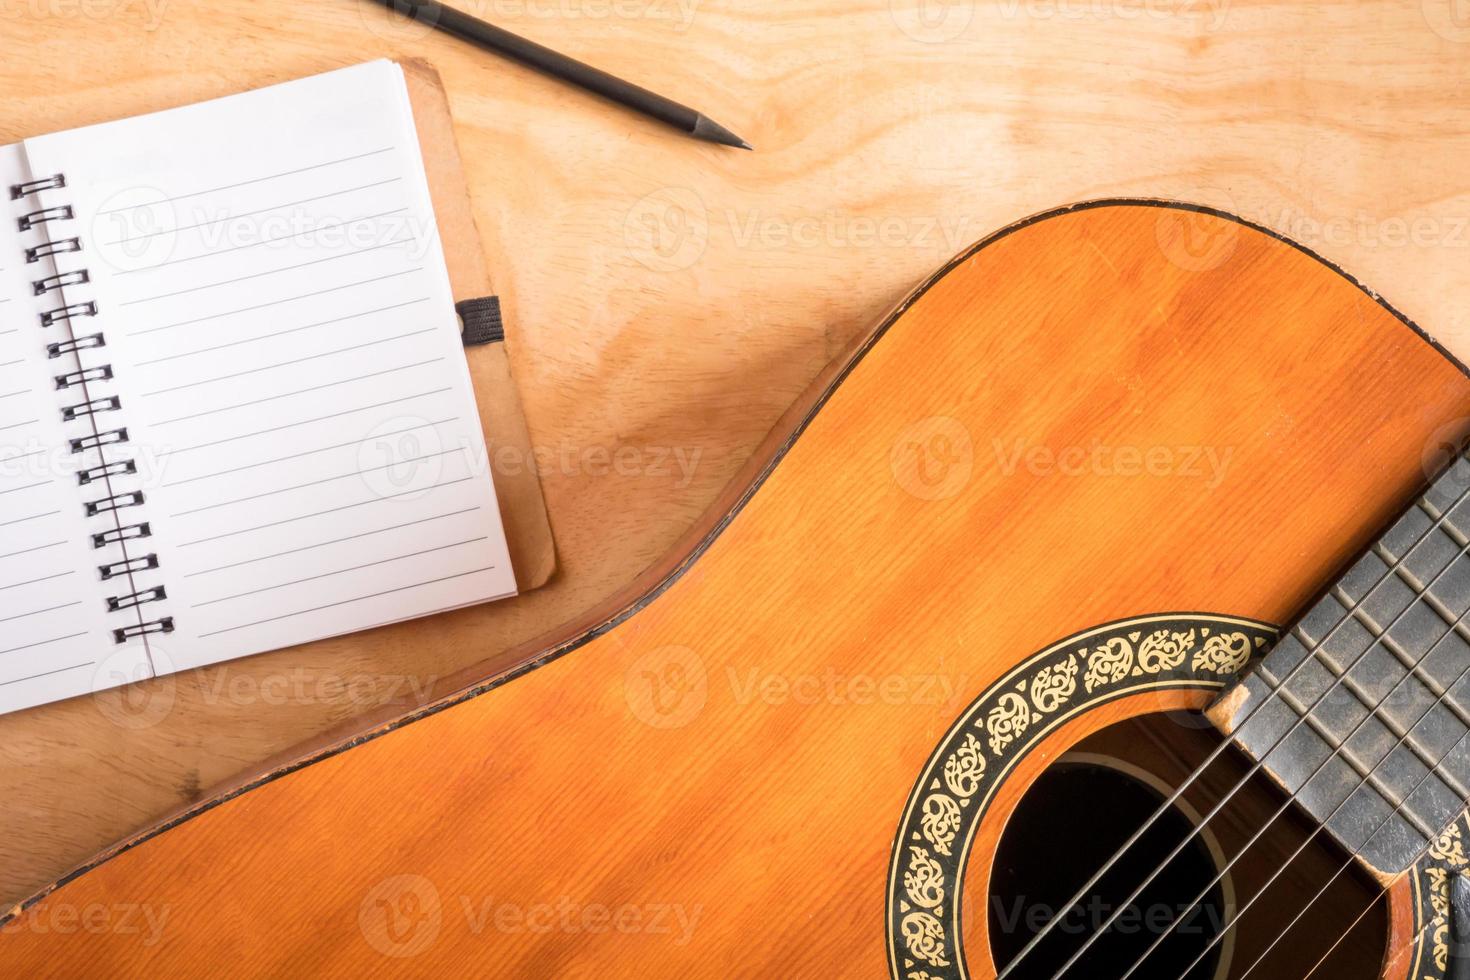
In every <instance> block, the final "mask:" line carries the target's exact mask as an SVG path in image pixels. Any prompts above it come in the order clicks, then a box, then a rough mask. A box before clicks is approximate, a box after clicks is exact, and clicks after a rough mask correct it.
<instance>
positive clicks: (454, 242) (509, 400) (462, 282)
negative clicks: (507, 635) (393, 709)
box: [399, 59, 556, 592]
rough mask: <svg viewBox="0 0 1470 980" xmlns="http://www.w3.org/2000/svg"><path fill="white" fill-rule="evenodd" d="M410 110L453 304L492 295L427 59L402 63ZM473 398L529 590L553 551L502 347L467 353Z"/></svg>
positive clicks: (550, 566) (510, 540)
mask: <svg viewBox="0 0 1470 980" xmlns="http://www.w3.org/2000/svg"><path fill="white" fill-rule="evenodd" d="M399 64H400V65H401V66H402V68H403V74H404V77H405V79H406V80H407V82H408V97H409V101H410V102H411V103H412V105H413V118H414V126H415V128H417V129H418V134H419V146H420V148H421V150H422V152H423V157H424V170H425V172H426V173H427V175H428V179H429V196H430V198H431V199H432V200H433V204H434V217H435V219H436V220H437V221H438V224H439V235H440V237H441V238H442V239H443V243H444V260H445V262H446V263H447V265H448V266H449V282H450V285H451V287H452V288H453V290H454V300H455V302H461V301H463V300H467V299H473V298H476V297H480V296H492V295H494V294H495V287H494V285H493V284H492V283H491V280H490V273H489V270H488V269H487V268H486V265H485V254H484V252H483V250H482V249H481V247H480V234H479V232H478V231H477V230H476V229H475V219H474V216H473V214H472V213H471V210H470V198H469V191H468V188H467V187H466V185H465V179H464V172H463V171H462V169H461V168H460V162H459V147H458V145H457V144H456V143H455V139H454V123H453V120H452V119H451V117H450V115H449V100H448V98H447V97H446V96H445V93H444V85H443V83H442V82H441V81H440V79H439V73H438V72H437V71H435V70H434V67H433V66H432V65H430V64H429V63H428V62H426V61H421V60H418V59H408V60H404V61H400V62H399ZM465 356H466V357H467V358H468V359H469V364H470V377H471V378H472V379H473V380H474V384H475V400H476V402H477V403H478V404H479V407H480V424H481V425H482V426H483V427H484V430H485V441H486V444H487V445H488V447H489V460H490V466H491V470H492V473H493V476H494V479H495V494H496V496H497V497H498V498H499V500H500V519H501V521H502V523H503V524H504V525H505V540H506V544H507V545H508V546H509V547H510V558H511V564H512V565H514V567H515V574H516V586H517V588H519V589H520V591H522V592H528V591H530V590H531V589H535V588H537V587H539V586H542V585H545V584H546V582H547V580H548V579H550V578H551V575H552V572H554V571H555V570H556V548H555V545H554V544H553V541H552V537H551V523H550V521H549V520H548V518H547V516H546V501H545V500H544V499H543V498H542V496H541V481H540V479H539V478H538V477H537V475H536V472H535V468H534V466H532V465H531V461H532V460H534V458H535V457H534V456H533V455H532V452H531V436H530V432H529V431H528V430H527V428H526V418H525V415H524V414H523V413H522V411H521V400H520V394H519V392H518V390H517V389H516V385H515V379H514V378H512V377H511V373H510V359H509V358H508V357H507V356H506V353H505V344H503V343H495V344H486V345H484V346H482V347H470V348H466V349H465Z"/></svg>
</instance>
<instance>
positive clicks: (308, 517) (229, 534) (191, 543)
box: [179, 476, 474, 548]
mask: <svg viewBox="0 0 1470 980" xmlns="http://www.w3.org/2000/svg"><path fill="white" fill-rule="evenodd" d="M473 479H474V477H472V476H462V477H460V478H458V479H456V480H445V481H444V482H442V483H435V484H434V485H432V486H428V487H417V488H414V489H410V490H404V491H403V492H402V493H390V494H385V495H384V496H381V497H374V498H373V499H372V500H360V501H358V502H357V503H355V504H343V505H342V506H341V507H329V508H327V509H326V510H319V511H317V512H315V513H313V514H302V515H301V516H299V517H288V518H286V519H285V520H280V521H271V522H270V523H269V524H257V525H256V526H255V527H244V528H240V529H239V530H238V531H227V532H225V533H224V534H216V535H214V536H212V537H208V538H199V539H198V540H197V541H185V542H184V543H183V544H181V545H179V547H180V548H192V547H194V546H195V545H200V544H208V543H209V542H211V541H221V540H223V539H225V538H233V537H237V536H239V535H241V534H250V533H253V532H255V531H264V530H265V529H266V528H272V527H280V526H281V525H283V524H295V523H296V522H297V521H309V520H312V519H313V518H317V517H325V516H326V515H327V514H338V513H341V512H342V511H344V510H352V509H354V508H357V507H366V506H368V505H369V504H380V503H382V502H383V501H385V500H396V499H397V498H399V497H407V496H409V495H410V494H421V493H426V492H428V491H429V490H437V489H439V488H440V487H450V486H453V485H454V484H456V483H468V482H469V481H470V480H473Z"/></svg>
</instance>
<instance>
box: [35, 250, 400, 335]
mask: <svg viewBox="0 0 1470 980" xmlns="http://www.w3.org/2000/svg"><path fill="white" fill-rule="evenodd" d="M415 241H416V239H415V238H414V236H412V235H409V236H408V237H407V238H395V239H394V240H393V241H391V242H379V243H378V244H377V245H369V246H367V247H366V248H360V249H358V250H357V251H356V252H342V253H341V254H339V255H328V256H326V257H324V258H320V259H312V260H311V261H310V262H301V263H299V264H297V265H288V266H284V267H282V268H280V269H267V270H266V271H265V272H253V273H251V274H250V275H248V276H240V277H239V278H237V279H226V280H224V281H223V282H210V283H205V284H204V285H202V286H190V287H189V288H188V289H180V290H177V291H175V292H172V293H159V294H158V295H157V296H145V297H143V298H141V299H130V300H126V301H124V302H122V303H119V304H118V305H119V306H133V305H134V304H137V303H151V302H153V301H154V300H160V299H172V298H173V297H175V296H183V295H185V294H186V293H197V292H199V291H200V290H204V289H214V288H215V287H216V286H233V285H235V284H236V283H241V282H246V281H248V280H250V279H260V278H263V277H265V276H274V275H277V274H279V273H282V272H294V271H295V270H297V269H305V268H306V267H307V266H311V265H320V264H321V263H323V262H335V261H337V260H338V259H350V258H354V257H356V256H358V255H362V254H364V253H366V252H375V251H377V250H378V249H380V248H388V247H390V246H393V245H407V244H412V243H414V242H415ZM10 332H11V333H15V331H14V330H12V331H10Z"/></svg>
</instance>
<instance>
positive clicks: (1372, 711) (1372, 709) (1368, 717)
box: [1056, 506, 1470, 980]
mask: <svg viewBox="0 0 1470 980" xmlns="http://www.w3.org/2000/svg"><path fill="white" fill-rule="evenodd" d="M1453 509H1454V507H1453V506H1452V507H1450V508H1448V509H1447V510H1446V511H1445V515H1446V516H1448V514H1449V512H1450V511H1452V510H1453ZM1421 540H1422V539H1421ZM1412 550H1413V549H1410V552H1406V553H1405V559H1407V557H1408V554H1409V553H1411V552H1412ZM1467 554H1470V542H1467V543H1466V545H1465V547H1463V548H1461V549H1460V550H1459V552H1458V553H1457V554H1455V555H1454V556H1453V557H1451V558H1450V559H1449V561H1447V562H1446V563H1445V566H1444V567H1443V568H1441V569H1440V570H1439V571H1438V572H1437V573H1435V575H1434V577H1433V578H1431V579H1430V581H1429V583H1428V584H1426V585H1425V586H1424V589H1423V590H1422V592H1428V591H1429V590H1430V589H1432V588H1433V587H1434V586H1435V585H1436V584H1437V583H1438V582H1439V580H1440V578H1441V577H1443V576H1444V575H1445V573H1447V572H1448V571H1449V570H1450V568H1451V567H1453V566H1454V564H1455V562H1457V561H1459V560H1460V559H1461V558H1463V557H1465V556H1466V555H1467ZM1414 601H1417V597H1416V599H1415V600H1414ZM1414 601H1411V602H1410V603H1409V604H1408V605H1406V606H1405V607H1404V608H1403V609H1402V610H1400V611H1399V612H1398V614H1397V615H1395V616H1394V618H1393V619H1392V620H1391V621H1390V622H1389V624H1388V626H1386V627H1384V629H1383V631H1382V633H1381V634H1380V636H1379V637H1376V638H1375V639H1374V641H1373V642H1372V643H1370V644H1369V645H1368V649H1367V650H1364V651H1363V653H1362V654H1360V655H1359V656H1358V659H1357V660H1355V661H1354V662H1353V666H1356V665H1357V664H1358V662H1360V661H1361V660H1362V659H1363V657H1365V656H1367V654H1368V652H1369V651H1371V650H1372V649H1373V647H1374V646H1376V645H1379V644H1381V643H1382V642H1383V640H1382V637H1384V636H1387V635H1388V633H1389V631H1390V630H1392V629H1393V627H1394V626H1395V625H1397V623H1398V621H1399V620H1400V619H1402V618H1403V617H1404V616H1405V615H1406V614H1407V613H1408V611H1409V609H1411V608H1413V605H1414ZM1464 618H1465V617H1464V615H1463V614H1462V615H1461V616H1459V617H1457V618H1456V620H1455V622H1454V623H1452V624H1450V630H1453V629H1454V627H1455V626H1457V625H1460V623H1461V622H1462V621H1463V620H1464ZM1344 621H1346V616H1345V617H1344ZM1446 632H1449V630H1447V631H1446ZM1426 657H1428V652H1427V651H1426V653H1425V654H1424V656H1421V657H1420V658H1419V659H1418V660H1416V661H1415V662H1414V668H1413V669H1409V670H1405V671H1404V676H1403V677H1401V678H1399V680H1398V681H1396V682H1395V683H1394V685H1393V687H1391V688H1390V689H1389V690H1388V691H1387V692H1385V693H1384V694H1383V695H1382V696H1381V697H1379V699H1378V700H1377V701H1376V702H1375V703H1374V704H1373V705H1371V706H1369V708H1368V710H1367V712H1365V713H1364V715H1363V718H1362V719H1361V720H1360V721H1359V722H1358V723H1357V724H1356V725H1354V726H1353V729H1352V731H1350V732H1348V733H1347V735H1346V736H1345V737H1344V738H1342V739H1341V740H1340V741H1341V743H1342V746H1343V747H1346V744H1347V742H1348V741H1350V740H1351V739H1352V738H1353V736H1354V735H1356V734H1357V733H1358V732H1359V731H1360V730H1362V727H1363V726H1364V725H1366V724H1367V723H1368V722H1369V721H1372V720H1374V719H1376V718H1377V717H1378V714H1377V713H1378V709H1379V708H1380V707H1382V706H1383V705H1384V704H1386V703H1387V701H1388V699H1389V698H1390V697H1391V696H1392V695H1393V693H1394V692H1395V691H1397V690H1398V689H1399V686H1400V685H1401V684H1403V682H1404V681H1405V680H1408V679H1409V678H1410V677H1412V676H1413V670H1414V669H1417V668H1418V666H1419V665H1420V664H1421V663H1423V662H1424V660H1425V658H1426ZM1308 659H1310V655H1309V656H1308ZM1303 662H1305V661H1303ZM1352 669H1353V668H1352V667H1348V668H1347V669H1346V670H1344V671H1343V673H1342V675H1341V676H1340V677H1338V678H1337V680H1338V681H1342V680H1344V679H1346V677H1347V675H1348V674H1349V673H1351V672H1352ZM1455 680H1456V683H1458V682H1459V678H1458V677H1457V678H1456V679H1455ZM1336 687H1337V684H1336V683H1334V684H1333V685H1332V688H1331V689H1335V688H1336ZM1277 689H1278V690H1284V689H1285V682H1284V681H1283V682H1282V683H1281V685H1279V686H1278V688H1277ZM1449 690H1450V688H1446V689H1445V695H1444V697H1447V696H1448V693H1449ZM1444 697H1440V698H1438V699H1437V700H1436V701H1435V703H1434V704H1433V705H1430V708H1429V710H1433V708H1434V707H1435V706H1437V705H1439V704H1440V703H1442V702H1443V700H1444ZM1321 700H1323V699H1322V698H1319V699H1318V701H1319V702H1320V701H1321ZM1310 713H1311V712H1310V711H1309V712H1308V713H1307V714H1305V715H1303V716H1302V719H1301V720H1303V721H1304V720H1305V719H1306V718H1307V717H1308V716H1309V715H1310ZM1418 722H1419V719H1415V721H1414V724H1415V725H1417V724H1418ZM1297 727H1298V726H1297V725H1293V726H1292V729H1291V731H1293V732H1294V731H1295V730H1296V728H1297ZM1412 730H1413V726H1412V725H1411V726H1409V729H1408V730H1407V731H1405V733H1404V736H1403V738H1401V739H1400V740H1399V741H1398V742H1397V743H1395V744H1394V746H1393V747H1392V748H1391V749H1389V752H1390V753H1392V752H1393V751H1395V750H1397V749H1398V748H1399V746H1400V745H1402V744H1403V742H1404V739H1406V738H1407V737H1408V734H1409V731H1412ZM1287 734H1288V735H1290V734H1291V732H1288V733H1287ZM1283 741H1285V736H1283V737H1282V738H1281V739H1278V740H1277V741H1276V743H1275V744H1274V745H1273V746H1272V747H1271V749H1270V750H1268V751H1266V752H1263V753H1262V754H1261V759H1260V762H1258V763H1257V765H1256V767H1255V768H1256V769H1259V768H1260V766H1261V765H1263V764H1264V763H1265V761H1266V760H1267V759H1268V758H1269V757H1270V756H1271V754H1272V752H1273V751H1274V750H1275V748H1276V746H1279V745H1280V744H1281V743H1282V742H1283ZM1324 741H1325V739H1324ZM1328 748H1329V749H1331V751H1329V752H1328V753H1327V756H1326V757H1325V758H1324V759H1322V761H1321V762H1319V763H1318V764H1317V766H1316V768H1314V769H1313V770H1312V771H1311V772H1310V773H1308V774H1307V778H1306V779H1304V780H1303V781H1302V787H1301V788H1302V789H1305V788H1306V786H1307V785H1308V784H1309V783H1310V782H1311V781H1312V780H1313V779H1314V778H1315V777H1316V776H1317V774H1318V773H1320V772H1321V771H1322V770H1323V769H1325V768H1326V767H1327V764H1328V763H1330V762H1332V761H1333V760H1334V759H1337V758H1338V757H1339V756H1340V755H1341V752H1342V749H1341V748H1338V749H1333V748H1332V746H1331V745H1330V744H1329V745H1328ZM1384 758H1387V756H1385V757H1384ZM1381 761H1382V760H1380V762H1381ZM1436 765H1437V763H1436ZM1377 766H1378V763H1375V764H1374V766H1373V767H1372V768H1371V769H1370V770H1369V775H1368V777H1365V778H1364V779H1363V780H1362V781H1361V782H1359V783H1358V785H1357V786H1354V787H1353V789H1352V790H1351V791H1350V792H1349V794H1348V797H1347V798H1345V799H1344V800H1343V801H1342V803H1340V804H1338V806H1337V808H1336V809H1334V810H1333V811H1332V813H1330V814H1329V815H1328V816H1327V818H1326V819H1325V820H1322V821H1319V822H1318V830H1320V829H1321V827H1322V826H1324V825H1325V824H1326V823H1327V822H1328V821H1330V820H1331V819H1332V818H1333V817H1335V816H1337V813H1338V810H1340V809H1341V808H1342V806H1343V805H1345V804H1346V803H1347V799H1350V798H1351V797H1352V794H1353V793H1356V792H1357V790H1358V789H1360V788H1361V787H1362V786H1365V785H1367V783H1368V778H1370V777H1371V776H1372V774H1373V773H1374V772H1376V771H1377ZM1254 771H1255V770H1254V769H1253V770H1252V773H1251V774H1248V775H1247V777H1246V778H1245V779H1242V780H1241V781H1240V782H1238V783H1237V784H1236V785H1235V786H1234V788H1232V789H1231V790H1230V792H1228V793H1226V794H1225V796H1224V797H1223V798H1221V800H1220V801H1219V802H1218V803H1217V804H1216V805H1215V807H1214V808H1213V809H1212V810H1211V811H1210V812H1209V814H1208V815H1207V816H1205V817H1204V818H1203V819H1202V820H1200V822H1199V824H1198V825H1197V826H1196V827H1195V828H1194V830H1193V831H1192V832H1191V833H1190V834H1189V835H1188V836H1186V837H1185V838H1184V840H1183V841H1181V842H1180V845H1179V846H1178V847H1176V848H1175V849H1174V850H1173V851H1171V852H1170V853H1169V856H1168V857H1166V858H1164V860H1163V862H1162V863H1161V864H1160V865H1159V866H1158V867H1157V868H1155V869H1154V871H1153V873H1152V874H1150V875H1149V876H1148V877H1147V878H1146V879H1144V881H1143V883H1142V884H1141V885H1139V886H1138V887H1137V888H1135V889H1134V890H1133V892H1132V893H1131V894H1130V895H1129V896H1128V897H1127V898H1125V899H1124V900H1123V901H1122V902H1121V903H1119V905H1118V908H1117V910H1115V911H1114V912H1113V914H1112V915H1111V916H1109V917H1108V919H1107V921H1106V922H1104V923H1103V924H1102V925H1101V926H1100V927H1099V929H1098V930H1097V931H1096V932H1094V933H1093V935H1092V936H1090V937H1088V939H1087V940H1086V941H1085V942H1084V943H1083V944H1082V946H1081V947H1080V948H1079V949H1078V950H1077V952H1076V953H1074V954H1073V955H1072V957H1071V958H1070V959H1069V960H1067V962H1066V963H1064V964H1062V968H1061V970H1059V971H1058V972H1057V974H1056V975H1057V976H1058V977H1060V976H1061V975H1062V974H1064V973H1066V971H1067V970H1068V969H1070V968H1071V967H1072V966H1073V965H1075V964H1076V962H1077V960H1079V959H1080V958H1081V957H1082V954H1083V953H1085V952H1086V951H1087V950H1088V949H1089V948H1090V947H1091V946H1092V944H1093V943H1095V942H1096V941H1097V940H1098V939H1099V938H1101V936H1102V934H1103V933H1105V932H1106V931H1107V930H1108V928H1109V927H1110V926H1111V925H1112V924H1113V923H1114V922H1116V921H1117V919H1118V916H1120V915H1121V914H1122V913H1123V911H1125V910H1126V909H1127V908H1128V907H1129V906H1131V905H1132V904H1133V903H1134V902H1135V901H1136V900H1137V899H1138V897H1139V895H1141V894H1142V893H1143V890H1144V889H1145V888H1147V887H1148V886H1149V885H1150V884H1152V883H1153V881H1154V879H1156V878H1157V877H1158V876H1159V875H1160V874H1161V873H1163V871H1164V869H1165V868H1167V867H1168V866H1169V865H1170V864H1172V863H1173V861H1174V858H1176V857H1177V856H1178V855H1179V854H1180V853H1182V851H1183V850H1184V846H1185V845H1186V844H1188V843H1189V842H1190V841H1192V840H1194V838H1195V837H1196V836H1197V835H1198V834H1199V833H1200V832H1201V831H1203V830H1204V828H1205V826H1206V825H1207V824H1208V823H1209V822H1210V821H1211V820H1212V819H1213V818H1214V817H1215V816H1216V815H1217V814H1218V813H1220V812H1221V811H1222V810H1223V809H1224V807H1225V806H1226V804H1228V803H1229V802H1230V800H1231V799H1232V798H1234V796H1235V795H1236V794H1237V793H1238V792H1240V790H1241V789H1243V788H1244V786H1245V785H1246V783H1247V782H1248V781H1249V778H1250V775H1252V774H1254ZM1430 771H1432V769H1431V770H1430ZM1414 788H1415V790H1417V789H1418V787H1417V786H1416V787H1414ZM1297 792H1301V790H1297ZM1410 795H1412V793H1411V794H1410ZM1294 796H1295V793H1288V794H1287V798H1286V800H1285V801H1284V802H1283V803H1282V805H1281V807H1280V808H1278V809H1277V811H1276V812H1275V813H1274V814H1272V815H1271V818H1270V819H1269V820H1268V821H1267V822H1266V823H1265V824H1264V825H1263V826H1262V827H1261V828H1260V829H1258V830H1257V831H1256V833H1255V836H1253V837H1252V838H1251V839H1250V840H1248V841H1246V843H1245V845H1244V846H1243V847H1242V848H1241V849H1240V850H1239V851H1237V852H1236V854H1235V856H1234V857H1233V858H1231V859H1230V861H1229V863H1227V864H1226V865H1225V867H1224V869H1223V870H1222V871H1221V872H1220V874H1219V875H1217V876H1216V877H1215V879H1214V880H1213V881H1211V882H1210V883H1209V885H1206V886H1205V890H1204V891H1203V892H1201V893H1200V895H1199V896H1198V897H1197V898H1196V899H1195V901H1194V902H1192V903H1191V904H1190V906H1189V908H1193V907H1194V905H1196V904H1198V903H1199V901H1200V900H1201V899H1203V898H1204V896H1205V895H1206V894H1208V892H1209V890H1210V888H1212V887H1213V886H1214V884H1215V882H1216V881H1219V880H1220V878H1222V877H1224V875H1225V873H1227V872H1229V870H1230V869H1231V868H1232V867H1234V866H1235V864H1236V862H1238V861H1239V860H1240V859H1241V858H1243V857H1245V855H1246V853H1247V852H1248V851H1249V850H1250V849H1251V847H1252V846H1253V845H1254V844H1255V843H1256V842H1257V841H1259V840H1260V839H1261V837H1262V836H1263V835H1264V834H1265V832H1266V830H1267V829H1268V828H1269V827H1270V826H1271V824H1272V823H1274V822H1275V820H1276V818H1277V817H1279V816H1281V814H1282V813H1285V812H1286V810H1287V809H1288V808H1290V806H1291V804H1292V800H1293V798H1294ZM1407 799H1408V797H1405V800H1406V801H1407ZM1396 812H1397V809H1395V810H1393V811H1391V812H1390V814H1389V817H1392V816H1393V814H1394V813H1396ZM1385 822H1386V820H1385ZM1374 831H1375V832H1376V831H1377V828H1374ZM1314 833H1315V831H1314ZM1308 840H1310V838H1308ZM1302 846H1303V848H1305V846H1306V845H1305V844H1303V845H1302ZM1294 856H1295V855H1293V857H1294ZM1277 873H1278V874H1280V872H1279V871H1278V872H1277ZM1273 880H1274V879H1273ZM1267 884H1268V885H1269V884H1270V882H1267ZM1262 891H1264V888H1263V889H1262ZM1260 894H1261V893H1260V892H1257V893H1256V896H1254V897H1253V898H1252V899H1251V901H1254V900H1255V898H1258V897H1260ZM1248 907H1249V905H1247V908H1248ZM1185 911H1188V909H1186V910H1185ZM1244 914H1245V911H1244V909H1242V910H1241V911H1240V912H1239V913H1238V914H1237V915H1236V916H1235V919H1236V920H1238V919H1239V918H1240V916H1241V915H1244ZM1177 925H1178V920H1176V921H1175V922H1174V924H1173V926H1171V927H1170V928H1169V929H1168V930H1166V931H1165V932H1163V933H1161V934H1160V935H1159V936H1158V937H1157V938H1156V939H1155V940H1154V943H1153V944H1152V945H1150V946H1149V947H1148V949H1146V950H1145V951H1144V953H1143V955H1142V956H1141V957H1139V959H1138V960H1136V961H1135V962H1134V964H1133V968H1132V969H1130V970H1129V971H1128V972H1127V973H1125V974H1123V976H1122V977H1121V978H1119V980H1127V977H1129V976H1131V975H1132V974H1133V970H1135V969H1137V968H1138V966H1139V964H1141V963H1142V962H1143V961H1144V960H1145V959H1147V958H1148V957H1149V955H1150V954H1151V953H1152V952H1153V951H1154V949H1156V948H1157V947H1158V945H1159V944H1160V943H1162V942H1163V940H1164V939H1165V938H1166V937H1167V936H1168V935H1169V934H1170V933H1171V932H1173V931H1174V927H1175V926H1177ZM1229 925H1230V923H1226V927H1225V928H1228V926H1229ZM1223 935H1224V929H1223V928H1222V930H1221V932H1220V933H1218V934H1217V936H1216V940H1217V941H1218V939H1219V937H1220V936H1223ZM1212 948H1214V943H1213V942H1212V943H1211V944H1210V945H1208V946H1206V947H1205V949H1204V950H1203V951H1202V952H1201V953H1200V957H1201V958H1202V957H1203V956H1204V954H1205V953H1207V952H1209V950H1210V949H1212ZM1198 961H1199V960H1198V959H1196V961H1195V962H1196V963H1197V962H1198ZM1193 968H1194V964H1193V963H1191V964H1190V966H1189V969H1186V970H1185V971H1184V972H1185V973H1186V974H1187V973H1188V972H1189V970H1190V969H1193Z"/></svg>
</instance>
